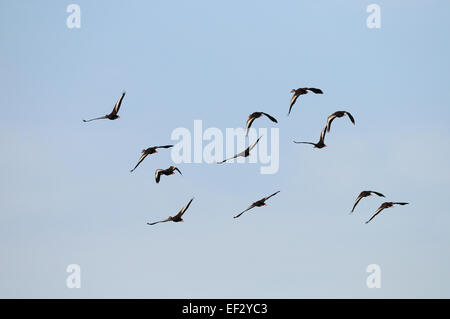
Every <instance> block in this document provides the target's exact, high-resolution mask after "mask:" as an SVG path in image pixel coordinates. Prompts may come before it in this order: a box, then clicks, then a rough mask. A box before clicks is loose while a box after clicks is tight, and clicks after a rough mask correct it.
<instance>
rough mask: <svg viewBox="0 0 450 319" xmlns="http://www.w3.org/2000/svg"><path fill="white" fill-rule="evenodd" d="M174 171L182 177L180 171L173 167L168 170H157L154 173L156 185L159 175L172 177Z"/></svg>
mask: <svg viewBox="0 0 450 319" xmlns="http://www.w3.org/2000/svg"><path fill="white" fill-rule="evenodd" d="M175 171H177V172H178V173H180V175H183V174H181V172H180V170H179V169H178V168H177V167H175V166H170V167H169V168H166V169H157V170H156V171H155V180H156V183H159V179H160V177H161V175H166V176H169V175H173V174H175Z"/></svg>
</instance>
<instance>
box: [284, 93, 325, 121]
mask: <svg viewBox="0 0 450 319" xmlns="http://www.w3.org/2000/svg"><path fill="white" fill-rule="evenodd" d="M308 91H311V92H313V93H315V94H323V91H322V90H321V89H316V88H299V89H292V90H291V93H294V95H293V96H292V98H291V103H290V104H289V112H288V115H289V114H290V113H291V110H292V106H294V104H295V102H296V101H297V99H298V97H299V96H300V95H303V94H308Z"/></svg>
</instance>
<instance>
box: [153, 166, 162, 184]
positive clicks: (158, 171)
mask: <svg viewBox="0 0 450 319" xmlns="http://www.w3.org/2000/svg"><path fill="white" fill-rule="evenodd" d="M162 171H163V170H162V169H160V168H159V169H157V170H156V171H155V181H156V183H159V180H160V179H161V172H162Z"/></svg>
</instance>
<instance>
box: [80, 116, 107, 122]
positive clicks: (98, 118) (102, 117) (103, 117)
mask: <svg viewBox="0 0 450 319" xmlns="http://www.w3.org/2000/svg"><path fill="white" fill-rule="evenodd" d="M107 118H108V117H107V116H106V115H105V116H100V117H96V118H94V119H90V120H83V122H90V121H95V120H102V119H107Z"/></svg>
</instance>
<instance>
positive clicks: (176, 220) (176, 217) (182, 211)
mask: <svg viewBox="0 0 450 319" xmlns="http://www.w3.org/2000/svg"><path fill="white" fill-rule="evenodd" d="M193 200H194V198H192V199H191V200H190V201H189V203H187V204H186V206H184V207H183V208H182V209H181V210H180V211H179V212H178V214H176V215H175V216H169V217H168V218H167V219H164V220H160V221H159V222H154V223H147V225H155V224H158V223H165V222H169V221H173V222H174V223H178V222H184V220H183V218H181V217H182V216H183V214H184V213H185V212H186V210H187V209H188V208H189V205H191V203H192V201H193Z"/></svg>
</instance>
